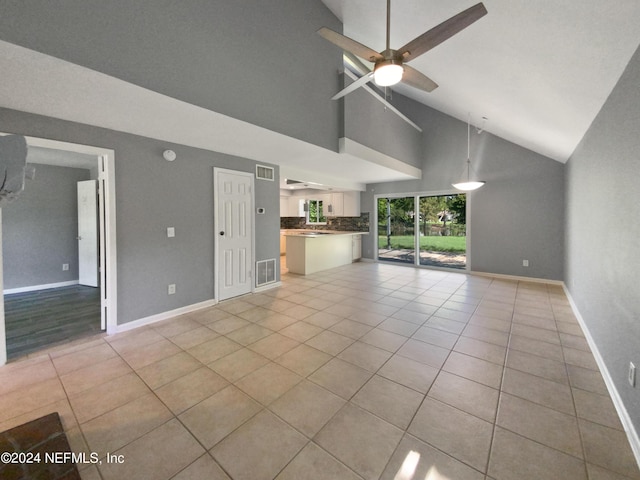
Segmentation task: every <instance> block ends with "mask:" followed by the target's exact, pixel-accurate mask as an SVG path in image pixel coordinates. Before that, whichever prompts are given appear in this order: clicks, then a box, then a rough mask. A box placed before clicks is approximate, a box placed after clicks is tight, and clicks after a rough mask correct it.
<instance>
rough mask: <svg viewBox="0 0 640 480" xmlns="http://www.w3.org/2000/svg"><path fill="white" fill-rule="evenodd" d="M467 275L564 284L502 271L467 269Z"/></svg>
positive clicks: (559, 281)
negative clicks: (507, 273)
mask: <svg viewBox="0 0 640 480" xmlns="http://www.w3.org/2000/svg"><path fill="white" fill-rule="evenodd" d="M467 273H468V274H469V275H477V276H479V277H492V278H499V279H501V280H513V281H514V282H529V283H546V284H549V285H560V286H562V285H564V282H563V281H562V280H549V279H547V278H537V277H522V276H520V275H506V274H503V273H491V272H477V271H474V270H472V271H469V272H467Z"/></svg>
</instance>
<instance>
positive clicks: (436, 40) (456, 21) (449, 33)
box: [398, 3, 487, 62]
mask: <svg viewBox="0 0 640 480" xmlns="http://www.w3.org/2000/svg"><path fill="white" fill-rule="evenodd" d="M486 14H487V9H486V8H485V6H484V5H483V4H482V3H478V4H477V5H474V6H473V7H470V8H467V9H466V10H465V11H463V12H460V13H459V14H457V15H455V16H453V17H451V18H450V19H449V20H445V21H444V22H442V23H441V24H440V25H438V26H437V27H433V28H432V29H431V30H429V31H428V32H425V33H423V34H422V35H420V36H419V37H417V38H415V39H413V40H411V41H410V42H409V43H407V44H406V45H405V46H404V47H402V48H400V49H399V50H398V52H400V54H401V55H402V56H403V57H404V61H405V62H409V61H411V60H413V59H415V58H416V57H418V56H420V55H422V54H423V53H425V52H428V51H429V50H431V49H432V48H434V47H436V46H438V45H440V44H441V43H442V42H444V41H445V40H447V39H448V38H451V37H453V36H454V35H455V34H456V33H458V32H460V31H461V30H464V29H465V28H467V27H468V26H469V25H471V24H472V23H473V22H475V21H476V20H478V19H480V18H482V17H483V16H485V15H486Z"/></svg>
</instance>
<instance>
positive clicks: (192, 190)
mask: <svg viewBox="0 0 640 480" xmlns="http://www.w3.org/2000/svg"><path fill="white" fill-rule="evenodd" d="M0 131H4V132H12V133H20V134H24V135H28V136H34V137H42V138H48V139H52V140H61V141H66V142H72V143H79V144H84V145H93V146H98V147H104V148H110V149H113V150H115V177H116V178H115V190H116V220H117V226H116V228H117V252H118V258H117V265H118V323H119V324H123V323H126V322H130V321H132V320H137V319H140V318H144V317H147V316H150V315H154V314H157V313H162V312H165V311H169V310H173V309H176V308H180V307H183V306H187V305H192V304H195V303H198V302H203V301H206V300H210V299H212V298H213V295H214V284H213V278H214V268H215V265H214V264H215V262H214V258H213V257H214V255H213V248H214V247H213V246H214V231H213V227H214V223H213V220H214V219H213V214H214V208H213V198H214V191H213V167H214V166H217V167H222V168H228V169H233V170H239V171H245V172H253V173H255V165H256V163H255V162H254V161H252V160H247V159H243V158H238V157H233V156H230V155H224V154H221V153H217V152H210V151H206V150H200V149H196V148H191V147H185V146H182V145H175V144H171V143H168V142H162V141H158V140H153V139H149V138H144V137H139V136H135V135H130V134H125V133H121V132H115V131H111V130H107V129H102V128H96V127H91V126H87V125H81V124H77V123H72V122H66V121H63V120H57V119H52V118H47V117H42V116H37V115H31V114H27V113H23V112H16V111H13V110H7V109H0ZM167 148H170V149H172V150H175V152H176V153H177V156H178V158H177V159H176V160H175V161H174V162H167V161H165V160H164V159H163V158H162V152H163V151H164V150H165V149H167ZM274 167H275V178H278V175H279V172H278V168H277V166H274ZM255 198H256V207H264V208H265V209H266V213H265V214H264V215H256V260H265V259H270V258H275V259H279V258H280V237H279V233H280V232H279V226H280V215H279V201H280V193H279V187H278V183H277V182H271V181H259V180H256V183H255ZM170 226H171V227H175V229H176V236H175V238H167V234H166V229H167V227H170ZM276 263H277V265H278V269H279V262H276ZM277 279H278V280H279V279H280V272H279V271H278V275H277ZM169 283H175V284H176V290H177V292H176V294H175V295H171V296H169V295H167V285H168V284H169Z"/></svg>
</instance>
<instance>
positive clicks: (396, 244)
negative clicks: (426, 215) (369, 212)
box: [378, 197, 416, 264]
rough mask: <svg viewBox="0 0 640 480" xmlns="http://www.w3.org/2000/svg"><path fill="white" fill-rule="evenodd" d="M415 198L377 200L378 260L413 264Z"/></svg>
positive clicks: (414, 255) (414, 248) (414, 251)
mask: <svg viewBox="0 0 640 480" xmlns="http://www.w3.org/2000/svg"><path fill="white" fill-rule="evenodd" d="M415 258H416V247H415V198H414V197H402V198H380V199H378V259H379V260H384V261H388V262H396V263H410V264H413V263H415Z"/></svg>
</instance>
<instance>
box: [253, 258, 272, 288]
mask: <svg viewBox="0 0 640 480" xmlns="http://www.w3.org/2000/svg"><path fill="white" fill-rule="evenodd" d="M256 272H257V275H256V287H260V286H262V285H267V284H269V283H273V282H275V281H276V259H275V258H270V259H269V260H260V261H259V262H256Z"/></svg>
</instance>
